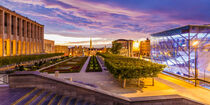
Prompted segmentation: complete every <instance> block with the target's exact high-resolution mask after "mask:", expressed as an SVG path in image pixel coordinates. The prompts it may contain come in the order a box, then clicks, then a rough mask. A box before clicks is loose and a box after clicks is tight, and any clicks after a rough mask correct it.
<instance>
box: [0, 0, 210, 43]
mask: <svg viewBox="0 0 210 105" xmlns="http://www.w3.org/2000/svg"><path fill="white" fill-rule="evenodd" d="M208 4H210V1H208V0H200V1H197V0H185V1H182V0H176V1H167V0H164V1H161V2H158V1H151V0H147V1H146V0H141V1H139V0H133V1H123V0H100V1H99V0H71V1H69V0H1V1H0V5H2V6H4V7H6V8H8V9H11V10H14V11H16V12H17V13H19V14H21V15H23V16H26V17H28V18H31V19H33V20H36V21H37V22H39V23H42V24H43V25H45V39H50V40H55V43H56V44H62V45H71V46H73V45H86V44H89V40H90V37H92V39H93V44H94V45H95V46H98V45H100V46H104V45H110V44H111V41H113V40H115V39H118V38H126V39H135V40H140V39H142V38H147V37H150V36H149V34H151V33H155V32H159V31H163V30H167V29H170V28H175V27H179V26H184V25H187V24H209V23H210V20H209V18H210V13H208V12H209V11H208V10H209V9H210V7H209V6H208ZM87 46H88V45H87Z"/></svg>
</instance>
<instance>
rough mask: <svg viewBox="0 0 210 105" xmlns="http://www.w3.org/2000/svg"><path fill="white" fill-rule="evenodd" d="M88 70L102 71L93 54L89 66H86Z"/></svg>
mask: <svg viewBox="0 0 210 105" xmlns="http://www.w3.org/2000/svg"><path fill="white" fill-rule="evenodd" d="M86 72H102V69H101V66H100V65H99V63H98V61H97V58H96V56H91V58H90V61H89V63H88V67H87V68H86Z"/></svg>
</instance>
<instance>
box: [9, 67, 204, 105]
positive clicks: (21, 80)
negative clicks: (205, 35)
mask: <svg viewBox="0 0 210 105" xmlns="http://www.w3.org/2000/svg"><path fill="white" fill-rule="evenodd" d="M9 86H10V87H11V88H23V87H36V88H39V89H44V90H48V91H52V92H55V93H57V94H62V95H66V96H71V97H76V98H78V99H83V100H86V101H89V102H92V103H95V104H96V105H153V104H155V105H156V104H158V105H159V104H160V105H202V104H201V103H198V102H195V101H192V100H189V99H186V98H184V97H182V96H179V95H167V96H150V97H138V98H127V97H122V96H120V95H117V94H113V93H110V92H108V91H104V90H102V89H99V88H93V87H90V86H86V85H82V84H79V83H75V82H71V81H68V80H64V79H60V78H55V77H54V76H49V75H47V74H42V73H40V72H37V71H31V72H26V71H23V72H15V73H13V74H10V75H9Z"/></svg>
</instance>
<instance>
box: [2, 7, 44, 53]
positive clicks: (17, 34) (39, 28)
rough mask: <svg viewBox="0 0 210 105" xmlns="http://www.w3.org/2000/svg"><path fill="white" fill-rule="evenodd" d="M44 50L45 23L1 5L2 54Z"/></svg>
mask: <svg viewBox="0 0 210 105" xmlns="http://www.w3.org/2000/svg"><path fill="white" fill-rule="evenodd" d="M43 52H44V25H41V24H39V23H37V22H35V21H33V20H30V19H28V18H27V17H24V16H22V15H20V14H18V13H16V12H14V11H11V10H9V9H7V8H5V7H2V6H0V56H15V55H29V54H40V53H43Z"/></svg>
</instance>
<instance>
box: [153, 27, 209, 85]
mask: <svg viewBox="0 0 210 105" xmlns="http://www.w3.org/2000/svg"><path fill="white" fill-rule="evenodd" d="M151 36H152V37H151V59H152V61H154V62H157V63H161V64H166V65H167V68H166V69H165V70H164V71H167V72H170V73H173V74H177V75H180V76H183V77H187V78H194V76H195V61H196V62H197V70H198V78H199V79H202V80H205V81H209V82H210V26H209V25H202V26H194V25H188V26H184V27H180V28H175V29H171V30H168V31H164V32H160V33H155V34H152V35H151ZM195 41H197V42H198V45H194V42H195ZM195 58H196V59H195Z"/></svg>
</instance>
